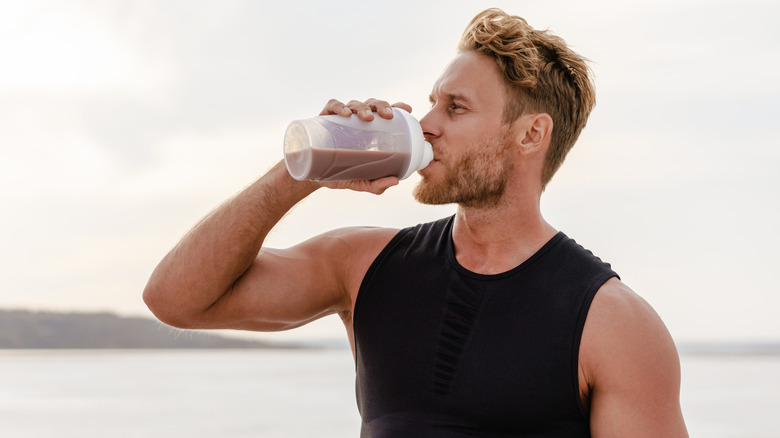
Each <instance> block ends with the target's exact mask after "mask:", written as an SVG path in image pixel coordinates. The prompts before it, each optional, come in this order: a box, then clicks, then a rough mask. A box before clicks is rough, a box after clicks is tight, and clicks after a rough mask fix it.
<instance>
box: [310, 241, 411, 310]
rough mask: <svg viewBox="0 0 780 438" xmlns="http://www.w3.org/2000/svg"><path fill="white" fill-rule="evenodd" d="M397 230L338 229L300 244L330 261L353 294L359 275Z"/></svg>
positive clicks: (360, 276) (359, 279) (355, 290)
mask: <svg viewBox="0 0 780 438" xmlns="http://www.w3.org/2000/svg"><path fill="white" fill-rule="evenodd" d="M397 233H398V230H397V229H394V228H379V227H349V228H339V229H336V230H332V231H328V232H326V233H323V234H320V235H319V236H317V237H315V238H313V239H310V240H308V241H306V242H303V243H302V244H301V246H302V247H303V248H307V249H308V250H309V251H313V252H315V253H318V254H317V256H319V257H323V260H325V261H327V262H328V263H331V264H333V265H334V266H335V269H337V270H338V271H339V273H340V276H341V278H343V281H344V282H345V286H346V288H347V289H348V290H349V291H350V295H356V294H357V288H358V287H359V285H360V282H361V281H362V280H363V275H364V274H365V272H366V271H367V270H368V268H369V266H370V265H371V263H372V262H373V261H374V259H375V258H376V257H377V255H379V253H380V252H381V251H382V249H384V247H385V246H387V244H388V243H389V242H390V240H391V239H392V238H393V236H395V235H396V234H397ZM353 298H354V297H353Z"/></svg>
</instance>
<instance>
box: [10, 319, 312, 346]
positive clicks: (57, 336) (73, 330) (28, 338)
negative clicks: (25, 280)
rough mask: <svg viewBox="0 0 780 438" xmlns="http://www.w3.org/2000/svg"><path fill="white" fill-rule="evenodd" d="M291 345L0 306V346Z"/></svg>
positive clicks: (145, 322)
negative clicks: (1, 307) (7, 308)
mask: <svg viewBox="0 0 780 438" xmlns="http://www.w3.org/2000/svg"><path fill="white" fill-rule="evenodd" d="M296 347H299V346H298V345H291V344H277V343H264V342H260V341H252V340H243V339H236V338H230V337H226V336H220V335H216V334H213V333H206V332H202V331H192V330H179V329H175V328H173V327H170V326H167V325H165V324H163V323H161V322H159V321H156V320H152V319H149V318H140V317H122V316H119V315H115V314H113V313H55V312H33V311H28V310H0V349H21V348H27V349H49V348H51V349H56V348H150V349H151V348H296Z"/></svg>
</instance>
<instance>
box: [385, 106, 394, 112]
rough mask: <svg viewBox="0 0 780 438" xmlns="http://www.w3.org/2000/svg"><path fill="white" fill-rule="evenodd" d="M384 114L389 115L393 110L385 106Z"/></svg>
mask: <svg viewBox="0 0 780 438" xmlns="http://www.w3.org/2000/svg"><path fill="white" fill-rule="evenodd" d="M385 112H386V113H391V112H393V109H392V108H390V107H389V106H386V107H385Z"/></svg>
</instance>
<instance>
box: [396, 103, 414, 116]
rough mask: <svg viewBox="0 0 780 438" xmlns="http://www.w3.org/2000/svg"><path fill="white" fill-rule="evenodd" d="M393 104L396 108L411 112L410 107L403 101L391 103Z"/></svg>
mask: <svg viewBox="0 0 780 438" xmlns="http://www.w3.org/2000/svg"><path fill="white" fill-rule="evenodd" d="M393 106H394V107H396V108H403V109H404V110H406V112H408V113H410V114H411V112H412V107H411V106H410V105H409V104H407V103H404V102H396V103H394V104H393Z"/></svg>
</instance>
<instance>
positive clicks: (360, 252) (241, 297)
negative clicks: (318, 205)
mask: <svg viewBox="0 0 780 438" xmlns="http://www.w3.org/2000/svg"><path fill="white" fill-rule="evenodd" d="M371 104H373V106H372V105H371ZM371 104H365V103H361V102H354V101H353V102H350V103H349V104H348V105H344V104H341V103H340V102H338V101H331V102H329V103H328V106H326V108H325V110H323V113H325V114H338V113H340V114H345V113H352V112H357V113H358V116H359V117H361V118H363V119H364V120H365V119H369V118H373V115H371V112H370V110H371V109H376V107H377V105H378V104H379V105H380V107H383V106H381V105H386V103H384V102H381V101H372V102H371ZM388 106H389V105H388ZM367 109H368V110H369V111H368V113H366V110H367ZM382 116H383V117H392V113H390V114H389V115H387V114H385V115H382ZM397 182H398V179H397V178H395V177H388V178H381V179H378V180H375V181H346V182H339V183H330V184H327V186H328V187H332V188H347V189H352V190H358V191H368V192H372V193H375V194H380V193H382V192H384V190H385V189H387V188H388V187H390V186H392V185H394V184H397ZM324 185H326V184H321V183H317V182H312V181H296V180H294V179H293V178H292V177H290V175H289V174H288V172H287V170H286V169H285V167H284V164H283V163H281V162H280V163H278V164H277V165H276V166H275V167H274V168H273V169H271V171H269V172H268V173H267V174H266V175H264V176H263V177H262V178H260V179H259V180H257V181H256V182H255V183H253V184H252V185H250V186H249V187H247V188H246V189H244V190H243V191H242V192H240V193H239V194H238V195H236V196H234V197H233V198H231V199H229V200H228V201H226V202H225V203H223V204H222V205H221V206H219V207H218V208H217V209H216V210H214V211H213V212H211V213H210V214H209V215H207V216H206V217H205V218H204V219H202V220H201V221H200V222H199V223H198V224H197V225H195V227H193V228H192V230H190V232H189V233H188V234H187V235H186V236H185V237H184V238H183V239H182V240H181V241H180V242H179V243H178V244H177V245H176V246H175V247H174V248H173V249H172V250H171V251H170V252H169V253H168V254H167V255H166V256H165V258H164V259H163V260H162V261H161V262H160V264H159V265H158V266H157V268H156V269H155V271H154V272H153V274H152V276H151V278H150V279H149V282H148V284H147V286H146V289H145V290H144V301H145V302H146V304H147V305H148V306H149V308H150V309H151V310H152V312H153V313H154V314H155V315H156V316H157V317H158V318H159V319H160V320H161V321H163V322H165V323H167V324H170V325H173V326H176V327H181V328H238V329H247V330H262V331H270V330H283V329H287V328H292V327H296V326H298V325H302V324H305V323H306V322H309V321H311V320H314V319H316V318H319V317H321V316H324V315H326V314H331V313H344V312H348V311H350V310H351V307H352V304H353V301H354V297H353V295H354V293H356V288H357V285H356V283H357V282H358V281H359V278H357V279H356V277H359V275H360V274H359V269H362V268H363V267H364V266H365V268H367V265H366V263H370V261H368V262H367V260H368V259H370V257H371V256H372V255H376V254H373V253H374V252H378V249H377V248H379V249H381V246H382V245H383V243H386V242H387V241H388V240H389V239H390V236H392V233H393V231H392V230H381V229H352V230H338V231H333V232H330V233H325V234H323V235H321V236H318V237H315V238H313V239H310V240H308V241H306V242H303V243H301V244H299V245H297V246H295V247H292V248H290V249H286V250H277V249H266V248H263V241H264V239H265V237H266V235H267V234H268V232H269V231H270V230H271V229H272V228H273V226H274V225H275V224H276V223H277V222H278V221H279V220H280V219H281V218H282V217H283V216H284V215H285V214H286V213H287V212H288V211H289V210H290V209H291V208H292V207H293V206H294V205H295V204H296V203H298V202H299V201H300V200H302V199H303V198H305V197H306V196H308V195H309V194H311V193H312V192H314V191H315V190H316V189H318V188H319V187H322V186H324ZM356 270H357V271H356ZM358 285H359V283H358Z"/></svg>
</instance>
